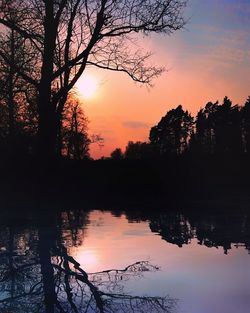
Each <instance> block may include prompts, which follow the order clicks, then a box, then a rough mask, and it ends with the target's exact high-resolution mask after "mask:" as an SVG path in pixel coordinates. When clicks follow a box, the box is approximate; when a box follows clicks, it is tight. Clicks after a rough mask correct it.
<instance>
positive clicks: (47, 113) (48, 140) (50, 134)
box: [37, 1, 57, 162]
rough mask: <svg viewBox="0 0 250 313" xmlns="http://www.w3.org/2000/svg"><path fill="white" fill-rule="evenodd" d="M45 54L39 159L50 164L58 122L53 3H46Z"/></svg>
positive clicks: (39, 107) (40, 101)
mask: <svg viewBox="0 0 250 313" xmlns="http://www.w3.org/2000/svg"><path fill="white" fill-rule="evenodd" d="M45 13H46V14H45V17H44V52H43V64H42V69H41V80H40V85H39V92H38V115H39V118H38V149H37V152H38V157H39V158H40V159H42V160H44V161H45V162H49V161H51V160H53V159H54V158H55V157H56V145H57V142H56V139H57V138H56V137H57V130H56V128H57V122H56V113H55V108H54V107H53V105H52V99H51V98H52V76H53V61H54V50H55V44H56V43H55V42H56V25H55V21H54V8H53V1H47V2H46V3H45Z"/></svg>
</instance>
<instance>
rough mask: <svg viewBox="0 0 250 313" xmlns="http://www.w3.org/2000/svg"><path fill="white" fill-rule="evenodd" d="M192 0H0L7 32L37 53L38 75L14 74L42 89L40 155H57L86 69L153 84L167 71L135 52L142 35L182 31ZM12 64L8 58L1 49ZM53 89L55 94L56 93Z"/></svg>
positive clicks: (39, 98)
mask: <svg viewBox="0 0 250 313" xmlns="http://www.w3.org/2000/svg"><path fill="white" fill-rule="evenodd" d="M186 2H187V0H167V1H166V0H158V1H155V0H121V1H117V0H57V1H56V0H8V1H7V0H1V1H0V24H1V29H2V33H3V34H4V33H5V31H6V28H7V29H11V30H14V31H16V32H17V33H18V34H19V35H20V36H21V37H22V38H23V39H24V40H25V42H26V45H27V46H29V48H30V49H31V51H34V52H33V53H35V55H36V64H37V67H36V71H34V72H33V73H27V72H26V71H24V70H23V69H22V68H20V67H19V66H18V65H16V66H15V71H16V72H18V73H19V75H20V76H21V77H22V78H23V79H24V80H25V81H27V82H28V83H29V84H31V85H32V86H34V87H35V88H36V90H37V94H38V96H37V107H38V116H39V122H38V143H39V145H38V146H39V151H38V152H39V154H40V155H41V156H43V157H45V158H50V157H53V156H54V155H55V153H56V137H57V135H58V128H59V127H60V126H59V124H60V121H61V114H62V112H63V107H64V104H65V102H66V100H67V96H68V93H69V91H70V90H71V89H72V88H73V87H74V85H75V83H76V82H77V80H78V79H79V77H80V76H81V75H82V74H83V73H84V71H85V69H86V67H87V66H95V67H98V68H101V69H107V70H111V71H119V72H124V73H126V74H128V75H129V76H130V77H131V78H132V79H133V80H134V81H136V82H140V83H146V84H150V83H151V80H152V78H154V77H156V76H158V75H160V74H161V73H162V71H163V69H162V68H159V67H155V66H152V65H150V64H149V63H148V59H149V58H150V55H151V54H150V53H148V52H142V51H141V50H138V49H136V48H135V46H136V45H134V40H135V38H136V37H137V34H138V33H142V34H143V35H148V34H150V33H165V34H171V33H173V32H174V31H176V30H179V29H181V28H182V27H183V26H184V24H185V20H184V18H183V9H184V7H185V5H186ZM0 55H1V56H2V57H3V58H4V60H5V61H6V62H7V63H8V62H9V58H8V56H5V55H4V52H3V50H2V49H1V48H0ZM53 90H54V92H53Z"/></svg>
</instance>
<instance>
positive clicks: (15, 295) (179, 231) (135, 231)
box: [0, 210, 250, 313]
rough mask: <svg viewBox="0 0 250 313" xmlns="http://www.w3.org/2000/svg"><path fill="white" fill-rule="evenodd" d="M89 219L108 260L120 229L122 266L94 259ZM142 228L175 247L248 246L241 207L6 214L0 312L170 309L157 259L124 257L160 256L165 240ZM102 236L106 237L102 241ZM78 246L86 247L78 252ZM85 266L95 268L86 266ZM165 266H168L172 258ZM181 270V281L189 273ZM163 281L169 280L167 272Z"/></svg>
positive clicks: (1, 229)
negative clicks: (25, 216) (20, 217)
mask: <svg viewBox="0 0 250 313" xmlns="http://www.w3.org/2000/svg"><path fill="white" fill-rule="evenodd" d="M103 216H105V221H104V220H103ZM114 221H116V222H115V224H114ZM117 221H119V223H120V224H119V223H118V222H117ZM90 223H91V225H92V227H94V228H95V236H96V242H101V243H100V245H103V246H102V247H100V246H99V249H102V253H105V252H103V251H104V250H105V249H106V254H107V256H109V257H110V259H114V258H115V257H114V254H112V253H113V252H112V251H113V250H114V245H116V246H117V243H119V244H120V243H121V238H117V236H118V234H120V235H119V236H122V239H123V240H124V241H126V242H127V246H123V251H122V253H120V254H119V258H120V260H119V261H117V264H126V266H124V268H123V269H122V268H120V269H119V268H118V269H117V268H116V267H115V268H114V269H112V268H111V269H108V268H109V266H112V265H113V264H111V262H103V260H99V259H98V255H95V253H96V251H97V250H98V249H97V246H94V244H95V242H94V239H93V241H92V246H93V247H94V248H93V247H92V253H91V249H89V250H87V249H88V244H87V243H86V239H88V240H89V238H92V237H93V236H92V234H91V233H89V231H90ZM112 223H113V224H112ZM117 223H118V224H117ZM131 223H136V225H137V226H136V227H135V226H134V225H133V224H131ZM146 228H147V229H150V231H151V232H152V233H155V234H157V235H159V236H160V237H161V238H162V239H163V241H167V242H168V243H169V244H172V245H174V246H176V247H180V248H181V247H182V248H183V247H187V246H188V245H192V244H193V243H195V245H196V243H197V244H198V245H197V246H204V247H222V248H223V250H224V253H225V254H227V253H228V251H229V250H230V249H231V248H232V247H239V246H242V247H244V249H246V250H247V251H248V252H249V251H250V218H249V214H248V213H247V212H244V213H242V212H241V213H240V214H238V213H235V212H233V213H232V212H231V213H228V214H226V215H225V214H215V213H214V212H213V213H211V212H210V213H205V212H203V213H202V214H201V213H200V212H197V211H191V210H190V211H189V213H188V214H187V213H185V212H184V213H183V212H176V211H175V212H165V211H157V212H156V211H152V212H145V211H139V210H138V211H136V210H134V211H129V212H125V211H114V212H112V215H111V214H110V213H109V214H108V215H107V214H106V215H105V214H104V213H101V212H99V211H95V212H94V213H93V212H86V211H84V210H66V211H55V210H50V211H49V212H46V214H43V213H41V214H40V215H39V214H38V213H37V214H36V216H32V217H29V219H27V220H26V219H24V220H23V221H22V222H19V221H17V220H15V219H13V218H10V219H7V218H6V216H5V219H2V220H1V225H0V311H1V312H6V313H7V312H8V313H19V312H22V313H23V312H27V313H29V312H41V313H43V312H46V313H56V312H60V313H64V312H65V313H66V312H67V313H68V312H74V313H78V312H79V313H80V312H86V313H88V312H127V313H129V312H152V313H153V312H175V311H176V310H178V305H177V304H178V301H177V300H175V298H176V297H175V295H174V292H172V290H171V288H170V285H168V287H169V293H168V294H170V296H163V295H162V294H159V293H158V294H157V292H159V289H161V288H162V285H161V284H163V283H164V284H165V285H166V284H167V283H166V281H164V282H163V281H162V279H163V278H162V277H163V276H162V277H160V276H159V275H158V273H161V272H160V271H161V269H160V268H159V267H158V264H157V263H154V262H152V261H149V260H143V259H141V258H140V259H137V260H134V262H131V261H132V259H130V257H129V253H130V251H129V249H130V248H131V249H133V251H134V253H135V255H136V256H144V255H143V254H142V252H141V251H142V249H144V250H143V251H147V250H149V249H150V248H149V247H153V246H154V245H159V251H160V252H159V255H160V254H161V256H162V257H165V252H163V251H162V243H163V241H162V240H161V244H160V242H159V241H157V242H156V239H157V238H156V237H149V233H147V231H146ZM118 230H119V232H120V233H119V232H118ZM159 236H158V238H159ZM104 237H106V238H107V240H106V242H105V241H104ZM112 240H113V242H112ZM157 240H158V239H157ZM132 242H133V243H132ZM165 244H166V243H165ZM129 247H130V248H129ZM118 248H119V247H116V249H118ZM137 249H138V251H136V250H137ZM84 251H85V252H86V251H87V252H88V253H87V254H86V253H85V254H84ZM139 251H140V253H141V255H140V253H139ZM161 251H162V252H161ZM136 253H137V254H136ZM148 253H149V256H150V257H151V258H152V256H151V255H150V253H153V252H152V251H148ZM169 253H171V250H169ZM97 254H98V251H97ZM170 257H171V255H170V256H169V258H170ZM121 259H122V261H121ZM149 259H150V258H149ZM174 261H175V260H174ZM95 262H96V263H98V266H96V264H94V263H95ZM165 262H166V261H165ZM192 262H194V261H192ZM248 262H249V261H248ZM106 263H107V264H106ZM128 264H130V265H128ZM155 264H157V265H155ZM164 264H165V263H162V264H160V265H161V266H162V265H163V266H164ZM248 264H249V263H248ZM91 265H92V267H93V268H96V269H97V271H90V270H89V268H90V267H91ZM215 265H216V264H215ZM168 266H169V268H170V269H169V271H170V270H171V266H170V263H168ZM100 268H101V270H99V269H100ZM173 273H174V271H173ZM149 274H150V275H151V276H150V275H149ZM152 275H154V276H155V277H158V278H157V279H158V281H157V283H156V284H157V286H155V285H154V284H153V279H152V277H153V276H152ZM157 275H158V276H157ZM185 275H187V274H185ZM185 275H184V274H183V281H185V280H187V279H188V277H187V276H185ZM144 277H146V280H145V283H143V280H144ZM149 279H151V280H149ZM168 279H169V282H168V283H169V284H170V283H171V276H168ZM139 280H140V281H142V283H141V285H140V284H139V285H138V281H139ZM131 282H132V284H134V286H140V288H141V290H140V292H138V291H135V290H134V289H133V288H131V284H129V283H131ZM206 283H207V284H208V283H209V280H207V281H206ZM213 283H214V282H213ZM143 284H148V287H147V288H146V289H147V290H148V291H149V292H148V295H145V294H144V292H142V290H144V289H143V288H142V287H143ZM204 284H205V282H204ZM165 287H166V286H165ZM151 289H153V291H152V290H151ZM154 292H155V293H156V294H154ZM142 293H143V294H142ZM165 294H166V293H165ZM183 312H184V311H183ZM185 312H190V311H188V310H186V311H185ZM192 312H196V311H195V310H193V311H192ZM204 312H205V311H204ZM214 312H216V311H214ZM238 312H245V311H244V310H242V311H240V310H239V311H238Z"/></svg>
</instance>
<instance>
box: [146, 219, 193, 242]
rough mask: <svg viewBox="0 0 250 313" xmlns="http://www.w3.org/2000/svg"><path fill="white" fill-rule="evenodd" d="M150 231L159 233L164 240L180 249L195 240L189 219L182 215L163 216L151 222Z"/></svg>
mask: <svg viewBox="0 0 250 313" xmlns="http://www.w3.org/2000/svg"><path fill="white" fill-rule="evenodd" d="M150 229H151V230H152V232H157V233H159V234H160V235H161V237H162V239H164V240H166V241H168V242H170V243H173V244H176V245H178V246H179V247H182V245H184V244H188V243H190V240H191V239H192V238H193V232H192V230H191V227H190V225H189V223H188V221H187V219H186V218H185V217H184V216H183V215H182V214H180V213H169V214H161V215H160V216H159V217H158V218H155V219H152V220H151V221H150Z"/></svg>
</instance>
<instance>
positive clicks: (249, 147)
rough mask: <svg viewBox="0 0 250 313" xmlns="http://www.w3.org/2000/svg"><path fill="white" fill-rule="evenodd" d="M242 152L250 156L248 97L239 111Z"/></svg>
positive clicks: (249, 107) (249, 108)
mask: <svg viewBox="0 0 250 313" xmlns="http://www.w3.org/2000/svg"><path fill="white" fill-rule="evenodd" d="M241 116H242V132H243V142H244V151H245V152H247V153H248V154H250V96H249V97H248V99H247V101H246V103H245V105H244V107H243V108H242V110H241Z"/></svg>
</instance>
